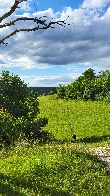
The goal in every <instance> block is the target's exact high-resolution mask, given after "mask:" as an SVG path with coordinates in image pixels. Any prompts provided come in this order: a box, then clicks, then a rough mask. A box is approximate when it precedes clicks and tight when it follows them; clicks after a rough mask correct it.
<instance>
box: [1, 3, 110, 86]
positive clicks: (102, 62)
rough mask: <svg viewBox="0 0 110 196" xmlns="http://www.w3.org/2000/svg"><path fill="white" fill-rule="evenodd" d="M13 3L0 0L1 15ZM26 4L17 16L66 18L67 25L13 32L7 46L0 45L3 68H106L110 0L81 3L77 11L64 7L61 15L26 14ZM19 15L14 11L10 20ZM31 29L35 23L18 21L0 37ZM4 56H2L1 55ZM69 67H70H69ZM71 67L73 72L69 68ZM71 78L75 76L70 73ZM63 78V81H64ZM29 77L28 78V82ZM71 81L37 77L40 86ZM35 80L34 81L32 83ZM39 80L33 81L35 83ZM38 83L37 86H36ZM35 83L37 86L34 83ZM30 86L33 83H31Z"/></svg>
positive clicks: (109, 51)
mask: <svg viewBox="0 0 110 196" xmlns="http://www.w3.org/2000/svg"><path fill="white" fill-rule="evenodd" d="M13 2H14V0H13V1H12V0H6V1H5V3H4V1H2V3H1V6H0V13H1V15H2V14H3V12H5V11H7V10H9V8H10V7H11V6H12V4H13ZM30 2H31V0H28V2H27V3H26V2H24V3H21V9H22V10H23V11H24V13H23V14H24V15H23V14H22V13H20V16H29V17H30V16H32V17H33V16H34V17H35V16H37V17H40V16H45V15H47V16H48V21H49V20H51V18H54V20H64V19H66V18H67V17H68V16H69V18H68V19H67V23H71V24H72V23H73V25H74V26H75V27H73V25H71V26H67V25H66V27H62V26H59V25H56V26H55V29H48V30H39V31H36V32H30V33H23V32H22V33H17V34H16V35H15V36H13V37H11V38H10V39H8V40H7V41H6V42H8V46H7V47H6V46H5V45H0V49H1V53H0V65H1V66H3V65H4V66H5V67H11V66H12V67H21V68H22V69H33V68H36V69H49V68H50V67H52V66H53V65H54V66H59V65H60V66H61V65H63V66H66V67H67V70H69V69H71V70H73V71H75V69H74V65H75V66H76V67H78V68H79V67H81V66H82V65H85V66H87V68H88V67H90V66H93V65H97V66H96V67H95V68H96V69H97V70H99V71H100V70H101V69H110V36H109V32H110V20H109V18H110V0H92V1H90V0H84V1H83V3H82V5H81V6H80V7H79V8H78V9H74V10H73V9H72V8H71V7H66V8H64V9H63V10H62V12H56V13H54V11H53V9H52V8H49V9H48V10H45V11H39V12H37V13H32V14H30V13H29V12H30V10H31V7H30ZM18 16H19V12H18V11H17V12H15V13H14V14H13V16H12V18H16V17H18ZM24 26H31V27H34V26H35V24H33V23H30V22H27V23H24V22H18V23H17V25H16V26H12V27H11V28H10V27H8V28H7V29H5V28H4V29H0V38H2V37H3V36H4V35H6V34H7V33H10V32H12V31H13V30H14V29H16V28H17V27H18V28H20V27H24ZM4 54H5V55H4ZM70 65H71V66H70ZM72 67H73V69H72ZM73 75H74V76H75V77H76V75H77V74H73ZM64 77H65V80H64ZM31 79H32V77H28V80H29V81H30V83H31ZM69 79H70V80H71V76H69V75H68V76H65V75H64V76H63V75H62V76H61V77H60V76H57V78H54V77H52V78H51V77H48V78H47V77H44V80H41V78H39V81H40V83H41V84H42V85H43V84H44V83H45V84H47V85H48V82H49V83H51V82H52V83H53V86H54V83H55V82H56V83H57V81H58V82H59V83H60V81H61V82H64V81H65V83H67V81H69ZM35 81H36V79H35V80H34V82H35ZM39 81H37V82H38V83H39ZM40 83H39V84H40ZM35 84H37V83H35ZM33 85H34V83H33Z"/></svg>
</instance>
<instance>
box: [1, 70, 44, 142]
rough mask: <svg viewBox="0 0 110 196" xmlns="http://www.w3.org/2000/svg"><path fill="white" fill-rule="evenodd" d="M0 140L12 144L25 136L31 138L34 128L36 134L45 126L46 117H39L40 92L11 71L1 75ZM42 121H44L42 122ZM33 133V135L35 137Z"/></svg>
mask: <svg viewBox="0 0 110 196" xmlns="http://www.w3.org/2000/svg"><path fill="white" fill-rule="evenodd" d="M0 94H1V96H0V109H1V110H0V140H1V142H2V143H4V144H7V145H10V143H13V142H14V141H15V140H16V139H18V138H19V137H20V135H21V133H22V135H23V136H25V137H27V138H28V139H29V138H30V137H29V136H30V134H31V132H32V129H33V128H35V126H37V128H36V134H34V135H36V136H37V134H39V131H40V130H41V127H42V123H44V122H45V123H44V124H43V126H45V125H46V124H47V123H48V122H47V121H46V119H45V120H44V121H43V120H42V119H39V120H38V119H37V115H38V114H39V112H40V111H39V108H38V106H39V101H38V93H37V92H36V91H31V90H30V89H29V88H28V87H27V85H26V84H25V83H24V81H21V79H20V78H19V77H18V76H15V75H13V74H12V75H10V74H9V71H2V74H1V76H0ZM39 122H40V123H39ZM41 122H42V123H41ZM34 135H33V137H34Z"/></svg>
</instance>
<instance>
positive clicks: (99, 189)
mask: <svg viewBox="0 0 110 196" xmlns="http://www.w3.org/2000/svg"><path fill="white" fill-rule="evenodd" d="M40 109H41V113H40V116H41V117H44V116H45V117H47V118H48V121H49V123H48V125H47V127H46V128H45V130H46V131H48V132H50V133H52V134H53V136H54V137H55V138H56V139H57V140H59V141H60V142H53V143H48V144H45V145H36V144H34V145H17V146H16V147H14V148H13V147H12V148H11V149H2V150H1V152H0V155H1V158H0V196H57V195H58V196H110V172H109V171H108V170H107V169H106V167H105V165H104V164H103V163H102V162H100V161H99V160H98V159H97V157H96V156H93V155H92V154H90V153H89V151H88V147H89V148H90V147H93V146H105V145H106V144H108V143H110V126H109V119H110V104H109V105H108V104H106V103H101V102H83V101H66V100H58V99H55V97H54V96H46V97H41V98H40ZM73 133H76V135H77V141H76V142H75V141H73V142H71V140H72V134H73Z"/></svg>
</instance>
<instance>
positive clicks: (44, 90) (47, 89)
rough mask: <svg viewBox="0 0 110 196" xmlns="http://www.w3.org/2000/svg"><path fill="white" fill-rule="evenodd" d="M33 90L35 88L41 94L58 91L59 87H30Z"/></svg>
mask: <svg viewBox="0 0 110 196" xmlns="http://www.w3.org/2000/svg"><path fill="white" fill-rule="evenodd" d="M29 88H30V89H31V90H35V91H37V92H38V94H39V95H47V94H48V93H51V94H52V92H53V94H54V93H55V92H56V89H57V87H29Z"/></svg>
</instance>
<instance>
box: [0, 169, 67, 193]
mask: <svg viewBox="0 0 110 196" xmlns="http://www.w3.org/2000/svg"><path fill="white" fill-rule="evenodd" d="M38 169H39V168H38ZM38 169H37V168H36V172H37V173H36V172H35V173H34V176H35V180H34V179H33V180H32V179H30V178H28V179H25V178H23V177H22V178H20V177H18V178H17V177H15V176H13V177H12V176H11V177H10V176H7V175H4V174H2V173H0V195H6V196H26V195H27V194H26V193H21V190H20V187H21V189H25V190H26V189H28V191H29V192H30V193H31V192H34V194H35V195H38V194H39V193H41V195H44V196H46V195H47V196H48V195H52V196H55V195H59V196H70V194H69V192H68V191H62V190H57V189H56V188H54V187H49V186H46V184H45V180H44V179H43V175H41V173H42V172H43V171H40V170H38ZM42 174H43V173H42ZM31 175H32V174H31ZM40 175H41V176H40ZM36 178H38V179H37V180H36ZM5 182H6V183H5ZM26 192H27V190H26Z"/></svg>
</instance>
